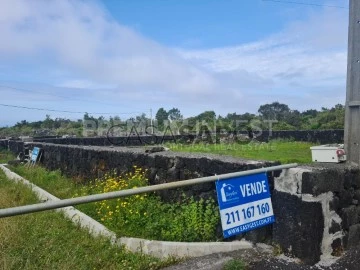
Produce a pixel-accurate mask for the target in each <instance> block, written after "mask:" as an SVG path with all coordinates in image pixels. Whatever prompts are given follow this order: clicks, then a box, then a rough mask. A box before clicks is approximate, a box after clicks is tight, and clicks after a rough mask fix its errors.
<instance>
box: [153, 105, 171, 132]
mask: <svg viewBox="0 0 360 270" xmlns="http://www.w3.org/2000/svg"><path fill="white" fill-rule="evenodd" d="M168 117H169V114H168V112H167V111H166V110H165V109H164V108H160V109H159V110H158V111H157V113H156V115H155V119H156V120H157V122H158V126H159V128H160V129H163V128H164V121H165V120H167V119H168Z"/></svg>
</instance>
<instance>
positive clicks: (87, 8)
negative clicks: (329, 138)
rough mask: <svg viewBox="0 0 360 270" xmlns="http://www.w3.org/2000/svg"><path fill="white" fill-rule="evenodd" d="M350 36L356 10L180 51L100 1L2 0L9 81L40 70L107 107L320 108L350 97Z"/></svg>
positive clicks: (41, 75)
mask: <svg viewBox="0 0 360 270" xmlns="http://www.w3.org/2000/svg"><path fill="white" fill-rule="evenodd" d="M346 36H347V15H346V11H344V10H337V9H326V8H325V9H323V10H322V11H320V12H319V10H318V11H317V13H314V14H312V13H311V14H309V15H308V16H307V18H305V19H304V20H302V21H297V22H292V23H291V24H290V25H288V26H287V27H286V29H283V30H282V31H281V32H279V33H278V34H276V35H272V36H269V37H268V38H266V39H263V40H258V41H254V42H251V43H247V44H239V45H237V46H232V47H225V48H213V49H206V50H200V49H198V50H189V49H181V48H177V49H174V48H167V47H165V46H163V45H161V44H159V43H157V42H156V41H154V40H151V39H150V38H147V37H144V36H142V35H141V34H139V33H137V32H136V31H134V30H133V29H131V28H129V27H126V26H125V25H121V24H120V23H118V22H117V21H115V20H114V19H113V18H112V17H111V16H110V14H109V13H108V12H107V11H106V10H105V9H104V8H103V6H101V5H100V4H99V3H98V2H95V1H73V0H53V1H46V0H37V1H27V0H2V1H1V4H0V39H1V40H0V41H1V42H0V62H1V69H0V78H1V76H3V77H6V76H8V77H16V76H17V75H19V74H20V73H22V72H23V67H29V68H28V72H27V77H25V75H19V77H20V78H23V77H24V78H26V79H28V78H29V77H32V75H33V74H34V76H36V78H37V79H38V82H39V83H48V84H50V85H51V86H52V87H48V91H53V92H54V93H57V94H59V93H61V94H63V95H70V96H71V95H75V96H76V97H77V98H79V97H78V96H77V95H78V94H79V93H80V92H79V91H80V90H81V93H82V95H83V96H84V95H85V96H86V98H93V99H95V100H96V101H97V103H100V102H99V101H104V102H109V103H115V104H116V103H117V102H118V103H119V104H126V103H130V104H131V106H133V107H136V108H137V109H136V110H139V108H149V107H153V108H158V107H163V106H164V107H168V108H171V107H179V108H180V109H181V110H182V112H183V113H184V114H185V115H188V116H189V115H191V114H195V113H200V112H202V111H203V110H215V111H217V112H218V113H222V114H225V113H228V112H234V111H237V112H246V111H250V112H256V110H257V108H258V107H259V105H261V104H264V103H265V102H271V101H274V100H279V101H281V102H285V103H287V104H289V105H290V107H291V108H294V109H300V110H301V109H308V108H310V107H315V108H320V107H322V106H332V105H334V104H336V103H339V102H343V101H344V97H345V74H346V55H347V54H346V43H347V37H346ZM189 40H190V39H189ZM16 72H18V73H16ZM20 80H21V79H20ZM32 81H36V79H34V80H32ZM24 88H26V86H24ZM79 89H80V90H79ZM86 89H88V91H87V94H84V93H85V92H86V91H85V90H86ZM324 93H326V94H324ZM12 94H13V95H14V100H16V101H19V102H20V101H21V97H22V95H21V94H19V93H18V92H16V93H11V91H9V90H7V92H6V96H7V97H8V99H9V98H11V95H12ZM38 94H39V93H38ZM33 95H35V94H34V93H33ZM27 96H31V94H29V95H28V94H27ZM45 96H46V95H45ZM45 96H44V95H43V96H42V97H41V100H43V99H45V98H44V97H45ZM47 97H48V98H49V95H47ZM325 97H326V98H325ZM80 98H82V97H80ZM32 99H35V98H34V97H33V98H32ZM24 100H25V98H24ZM66 104H67V103H66V102H65V101H64V102H63V103H61V104H59V103H54V104H52V105H54V106H60V105H61V106H66ZM77 106H83V108H82V109H81V110H85V111H88V107H87V106H88V104H87V105H86V106H85V105H84V103H78V104H77ZM59 109H61V108H59ZM94 109H95V108H94ZM102 111H103V110H102ZM0 124H1V123H0Z"/></svg>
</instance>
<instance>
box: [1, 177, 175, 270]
mask: <svg viewBox="0 0 360 270" xmlns="http://www.w3.org/2000/svg"><path fill="white" fill-rule="evenodd" d="M36 202H37V199H36V197H35V195H34V194H33V193H32V192H31V191H30V190H29V189H28V188H26V187H24V186H23V185H21V184H15V183H13V182H10V181H9V180H7V179H6V177H5V175H4V173H3V172H2V171H0V208H7V207H14V206H17V205H25V204H31V203H36ZM173 262H174V261H173V260H172V259H169V260H167V261H160V260H159V259H156V258H153V257H150V256H146V255H143V254H140V253H138V254H134V253H130V252H128V251H126V250H125V249H123V248H118V247H114V246H112V245H111V244H110V243H109V241H108V240H106V239H103V238H93V237H92V236H91V235H90V234H89V233H88V232H86V231H84V230H83V229H81V228H80V227H79V226H75V225H74V224H73V223H71V222H70V221H68V220H66V219H65V218H64V217H63V216H62V214H61V213H57V212H54V211H47V212H42V213H35V214H28V215H22V216H17V217H9V218H1V219H0V269H4V270H7V269H84V270H85V269H144V270H145V269H160V268H162V267H164V266H166V265H169V264H171V263H173Z"/></svg>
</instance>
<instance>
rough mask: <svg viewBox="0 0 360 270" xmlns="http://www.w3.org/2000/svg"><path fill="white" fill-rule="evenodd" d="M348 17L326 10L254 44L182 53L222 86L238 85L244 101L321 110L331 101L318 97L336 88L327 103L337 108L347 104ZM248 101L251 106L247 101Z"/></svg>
mask: <svg viewBox="0 0 360 270" xmlns="http://www.w3.org/2000/svg"><path fill="white" fill-rule="evenodd" d="M346 12H347V11H344V10H336V9H324V10H323V11H322V12H321V13H319V12H317V13H316V14H310V15H309V17H308V18H307V20H305V21H298V22H293V23H291V24H290V25H289V26H288V27H287V28H286V29H284V30H283V31H282V32H280V33H278V34H276V35H273V36H270V37H268V38H267V39H265V40H261V41H257V42H253V43H249V44H242V45H238V46H233V47H226V48H214V49H209V50H183V49H178V50H177V51H178V53H179V54H180V55H182V56H183V57H184V58H185V59H187V60H188V61H191V62H192V63H195V64H198V65H201V66H203V67H205V68H206V69H207V70H208V71H209V72H212V73H213V74H215V76H217V77H218V78H220V81H221V84H222V85H228V84H232V87H233V88H234V89H237V91H238V92H240V93H242V96H247V97H248V98H250V96H252V98H251V99H252V102H253V103H252V105H256V104H261V103H262V102H270V101H272V100H276V99H277V100H281V101H283V102H290V103H291V105H292V107H294V108H300V109H306V108H309V107H316V108H319V107H321V106H322V105H321V103H322V100H323V101H324V102H326V103H327V105H329V103H330V102H328V101H325V97H324V95H323V96H320V99H313V98H312V97H315V96H316V92H319V93H324V92H328V93H330V92H331V91H333V88H336V89H337V93H340V95H339V94H337V95H334V96H333V98H331V96H330V97H329V96H328V95H327V94H326V96H327V99H326V100H331V102H332V104H333V105H334V104H336V103H343V102H344V97H345V77H346V59H347V52H346V49H347V48H346V45H347V16H346ZM229 77H230V83H229ZM229 87H230V86H229ZM294 96H296V97H297V99H296V100H294V99H293V98H292V97H294ZM339 98H340V100H339ZM254 99H255V100H256V101H254ZM300 100H302V102H300V103H299V101H300ZM244 101H245V102H244V103H247V102H246V99H245V100H244ZM254 102H255V103H254ZM330 106H331V105H330Z"/></svg>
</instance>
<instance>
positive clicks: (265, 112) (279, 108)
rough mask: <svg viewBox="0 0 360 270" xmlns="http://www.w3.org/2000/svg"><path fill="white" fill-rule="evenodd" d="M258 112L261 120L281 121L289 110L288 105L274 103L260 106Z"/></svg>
mask: <svg viewBox="0 0 360 270" xmlns="http://www.w3.org/2000/svg"><path fill="white" fill-rule="evenodd" d="M258 112H259V114H260V116H261V117H262V118H263V119H267V120H270V119H272V120H273V119H275V120H278V121H281V120H284V118H285V116H286V114H288V113H289V112H290V109H289V106H288V105H286V104H282V103H279V102H277V101H276V102H273V103H271V104H265V105H261V106H260V108H259V110H258Z"/></svg>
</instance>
